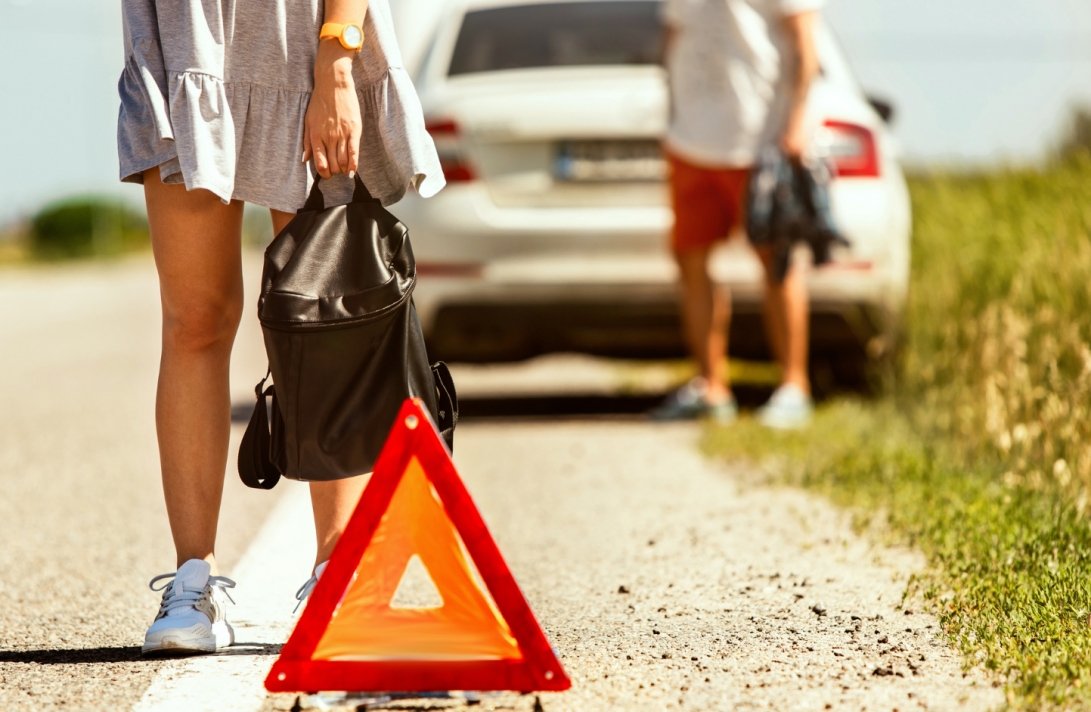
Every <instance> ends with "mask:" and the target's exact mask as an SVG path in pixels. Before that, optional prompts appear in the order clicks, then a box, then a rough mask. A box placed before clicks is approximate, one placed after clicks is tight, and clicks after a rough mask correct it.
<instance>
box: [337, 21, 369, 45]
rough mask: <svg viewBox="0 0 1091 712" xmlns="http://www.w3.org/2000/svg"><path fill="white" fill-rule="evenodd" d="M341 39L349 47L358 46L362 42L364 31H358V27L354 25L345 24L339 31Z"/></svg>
mask: <svg viewBox="0 0 1091 712" xmlns="http://www.w3.org/2000/svg"><path fill="white" fill-rule="evenodd" d="M341 39H343V40H344V41H345V44H346V45H348V46H349V47H359V46H360V45H362V44H363V43H364V33H363V32H360V28H359V27H357V26H356V25H346V26H345V29H344V30H343V31H342V32H341Z"/></svg>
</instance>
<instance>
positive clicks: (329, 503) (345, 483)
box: [269, 210, 369, 566]
mask: <svg viewBox="0 0 1091 712" xmlns="http://www.w3.org/2000/svg"><path fill="white" fill-rule="evenodd" d="M269 212H270V213H271V214H272V217H273V234H274V235H275V234H278V233H279V232H280V231H281V230H283V229H284V226H285V225H287V224H288V223H289V222H290V221H291V219H292V218H293V217H295V215H294V214H292V213H282V212H280V211H278V210H270V211H269ZM368 477H369V476H368V475H362V476H360V477H352V478H349V479H347V480H334V481H332V482H312V483H311V508H312V509H313V510H314V530H315V537H316V539H317V540H318V553H317V556H316V558H315V565H316V566H317V565H318V564H321V563H322V562H323V561H326V560H328V559H329V558H330V554H332V553H333V547H334V546H336V544H337V540H338V539H340V538H341V532H343V531H345V526H346V525H347V524H348V521H349V519H350V518H351V517H352V513H353V512H354V511H355V510H356V504H357V503H358V502H359V501H360V494H361V493H363V491H364V487H365V486H366V485H367V481H368Z"/></svg>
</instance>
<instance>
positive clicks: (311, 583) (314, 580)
mask: <svg viewBox="0 0 1091 712" xmlns="http://www.w3.org/2000/svg"><path fill="white" fill-rule="evenodd" d="M328 563H330V562H329V559H327V560H326V561H323V562H322V563H321V564H319V565H318V566H315V567H314V573H313V574H312V575H311V577H310V578H309V579H307V583H305V584H303V585H302V586H300V587H299V590H298V591H296V592H295V600H297V601H299V603H297V604H295V609H294V610H293V611H292V613H295V612H296V611H298V610H299V607H300V606H302V605H303V602H304V601H306V600H307V599H308V598H310V596H311V591H313V590H314V587H315V586H317V585H318V579H320V578H322V572H323V571H325V570H326V565H327V564H328Z"/></svg>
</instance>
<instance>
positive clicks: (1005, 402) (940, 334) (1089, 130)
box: [896, 111, 1091, 511]
mask: <svg viewBox="0 0 1091 712" xmlns="http://www.w3.org/2000/svg"><path fill="white" fill-rule="evenodd" d="M911 192H912V197H913V211H914V220H915V228H914V242H913V268H912V269H913V272H912V274H913V276H912V284H913V288H912V291H911V294H910V300H909V310H908V314H907V320H906V328H907V337H908V338H907V348H906V350H905V352H904V354H903V356H904V358H903V363H902V369H901V379H900V384H899V387H898V389H897V393H896V395H897V397H898V398H899V401H900V402H901V403H902V405H903V406H905V408H904V410H905V412H907V413H910V414H911V415H912V416H913V419H914V421H915V425H916V426H917V427H918V429H920V430H922V431H924V432H931V433H933V434H942V435H944V436H947V437H948V438H949V439H950V441H951V442H952V443H953V444H954V445H955V446H956V447H957V449H958V450H959V452H960V454H961V456H962V457H968V458H971V459H973V460H975V461H976V460H980V459H981V458H985V459H987V460H988V461H990V462H993V463H996V464H998V465H1001V466H1002V467H1003V470H1004V477H1005V478H1006V479H1007V480H1008V481H1009V482H1015V481H1018V482H1021V483H1025V484H1028V485H1030V486H1032V487H1037V486H1043V485H1045V484H1047V483H1049V484H1056V485H1059V486H1061V487H1062V488H1064V489H1066V491H1068V492H1069V493H1070V494H1071V495H1072V496H1073V498H1074V501H1075V502H1076V503H1077V506H1078V507H1079V508H1080V510H1081V511H1085V510H1087V508H1088V506H1089V503H1091V113H1089V112H1086V111H1083V112H1078V113H1077V114H1076V117H1075V118H1074V120H1073V122H1072V132H1071V136H1070V138H1069V139H1068V140H1067V141H1066V142H1065V143H1064V144H1063V147H1062V149H1061V150H1060V151H1059V152H1058V156H1057V157H1056V158H1055V159H1054V160H1053V161H1052V162H1051V163H1050V165H1048V166H1047V167H1046V168H1044V169H1035V170H1031V169H1027V170H1009V171H1000V172H996V173H991V174H982V175H968V176H967V175H950V174H948V175H942V174H941V175H925V176H916V177H914V178H913V179H912V180H911Z"/></svg>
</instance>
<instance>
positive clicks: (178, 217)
mask: <svg viewBox="0 0 1091 712" xmlns="http://www.w3.org/2000/svg"><path fill="white" fill-rule="evenodd" d="M144 197H145V200H146V202H147V206H148V222H149V225H150V228H151V236H152V250H153V252H154V254H155V265H156V269H157V270H158V272H159V289H160V298H161V300H162V305H163V354H162V358H161V360H160V364H159V388H158V391H157V393H156V402H155V424H156V432H157V434H158V437H159V459H160V462H161V465H162V470H163V494H164V497H165V498H166V503H167V516H168V518H169V519H170V527H171V533H172V534H173V537H174V548H175V552H176V554H177V557H178V565H179V566H180V565H181V564H183V563H184V562H186V561H188V560H189V559H205V560H207V561H208V562H209V563H211V564H212V565H213V571H215V547H216V524H217V520H218V518H219V513H220V498H221V495H222V493H223V483H224V471H225V470H226V467H227V447H228V438H229V434H230V427H231V402H230V395H229V391H228V370H229V362H230V359H231V346H232V344H233V342H234V340H235V332H236V331H237V329H238V326H239V319H240V318H241V316H242V300H243V296H242V265H241V260H240V246H239V245H240V236H241V232H242V203H238V202H233V203H231V204H230V205H224V204H223V203H222V202H221V201H220V199H219V198H217V197H216V196H215V195H213V194H212V193H210V192H208V191H206V190H193V191H187V190H186V188H185V186H183V185H164V184H163V183H162V181H160V179H159V169H158V168H153V169H151V170H149V171H146V172H145V173H144Z"/></svg>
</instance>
